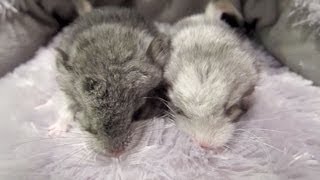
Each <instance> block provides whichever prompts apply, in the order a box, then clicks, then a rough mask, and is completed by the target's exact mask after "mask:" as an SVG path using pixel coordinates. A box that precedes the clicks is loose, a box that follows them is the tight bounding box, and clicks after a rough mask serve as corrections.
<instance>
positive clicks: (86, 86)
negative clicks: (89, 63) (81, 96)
mask: <svg viewBox="0 0 320 180" xmlns="http://www.w3.org/2000/svg"><path fill="white" fill-rule="evenodd" d="M97 84H98V82H97V81H96V80H94V79H92V78H86V79H85V81H84V83H83V90H84V91H87V92H90V91H93V90H95V88H96V86H97Z"/></svg>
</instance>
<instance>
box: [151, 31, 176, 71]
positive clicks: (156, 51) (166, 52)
mask: <svg viewBox="0 0 320 180" xmlns="http://www.w3.org/2000/svg"><path fill="white" fill-rule="evenodd" d="M170 54H171V38H170V37H169V36H168V35H166V34H163V33H159V34H158V35H157V36H156V37H155V38H154V39H153V40H152V41H151V43H150V45H149V47H148V50H147V56H149V57H150V58H151V59H152V60H153V61H154V62H155V63H157V64H158V65H160V66H161V67H162V68H163V67H164V66H165V65H166V64H167V61H168V60H169V58H170Z"/></svg>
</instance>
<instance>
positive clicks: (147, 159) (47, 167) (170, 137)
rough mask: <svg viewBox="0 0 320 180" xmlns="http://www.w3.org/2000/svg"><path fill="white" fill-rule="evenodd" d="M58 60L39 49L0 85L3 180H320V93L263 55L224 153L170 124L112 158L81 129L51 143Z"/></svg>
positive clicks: (151, 128) (151, 129) (155, 127)
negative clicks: (206, 147)
mask: <svg viewBox="0 0 320 180" xmlns="http://www.w3.org/2000/svg"><path fill="white" fill-rule="evenodd" d="M54 56H55V52H54V51H53V50H52V49H51V48H50V47H49V48H43V49H41V50H40V51H39V52H38V54H37V56H36V57H35V58H34V59H32V60H30V61H29V62H28V63H26V64H24V65H22V66H20V67H18V68H16V70H15V71H14V72H13V73H10V74H7V75H6V76H5V77H3V78H2V79H0V99H1V101H0V179H10V180H12V179H13V180H15V179H19V180H20V179H32V180H38V179H39V180H44V179H52V180H55V179H59V180H61V179H62V180H64V179H66V180H67V179H78V180H88V179H97V180H101V179H112V180H117V179H129V180H130V179H175V180H179V179H181V180H185V179H215V180H219V179H223V180H225V179H236V180H241V179H244V180H248V179H252V180H257V179H260V180H267V179H272V180H275V179H281V180H282V179H301V180H312V179H314V180H316V179H318V178H319V177H320V164H319V161H320V154H319V152H320V139H319V137H320V130H319V129H320V109H319V105H320V88H318V87H314V86H312V83H311V82H310V81H308V80H305V79H303V78H302V77H300V76H298V75H296V74H295V73H292V72H290V71H288V68H286V67H281V66H279V64H278V63H276V62H275V61H274V60H273V59H272V58H271V57H269V56H268V55H266V54H263V53H261V57H260V59H259V61H260V62H261V63H260V64H261V73H260V74H261V75H260V76H261V77H260V78H261V79H260V81H259V84H258V85H257V87H256V91H255V92H254V102H253V106H252V108H251V109H250V110H249V111H248V112H247V114H245V115H244V116H243V117H242V118H241V120H240V121H239V122H238V130H237V131H236V133H235V135H234V138H233V139H232V141H231V142H230V143H229V144H228V145H227V146H226V148H225V149H224V150H223V149H222V150H220V151H219V152H218V151H206V150H203V149H201V148H200V147H198V146H197V145H196V144H194V143H192V141H191V139H190V138H189V137H188V136H186V135H185V134H184V133H182V132H180V131H179V130H177V129H176V127H175V126H174V125H173V124H172V123H171V122H170V121H168V120H167V119H162V118H159V119H153V120H150V121H148V123H147V124H146V125H144V126H141V128H140V131H138V132H139V133H140V135H141V137H140V140H139V141H138V142H139V143H138V145H137V146H136V147H135V148H134V149H132V150H131V151H129V152H127V153H126V154H124V155H122V156H120V158H109V157H104V156H99V155H96V154H95V153H93V152H92V151H91V150H90V148H88V147H87V146H86V143H85V141H86V137H87V136H85V133H83V132H81V131H80V130H79V128H77V125H76V124H75V125H74V126H75V127H74V128H73V129H72V130H71V132H68V133H66V134H63V136H62V137H55V138H51V137H48V136H47V127H48V126H49V125H50V124H52V123H53V122H54V121H56V118H57V112H58V110H59V108H60V103H61V102H60V100H59V99H60V96H59V93H60V92H59V90H58V87H57V84H56V82H55V76H56V72H55V57H54Z"/></svg>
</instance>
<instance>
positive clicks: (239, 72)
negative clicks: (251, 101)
mask: <svg viewBox="0 0 320 180" xmlns="http://www.w3.org/2000/svg"><path fill="white" fill-rule="evenodd" d="M207 11H210V13H208V12H206V13H205V15H195V16H192V17H189V18H186V19H183V20H181V21H180V22H178V23H177V25H176V29H177V30H176V31H175V32H174V33H173V38H172V47H173V51H172V56H171V59H170V61H169V63H168V65H167V67H166V70H165V78H166V79H167V80H168V82H169V83H170V84H171V86H172V88H171V90H170V91H169V97H170V99H171V100H172V103H173V104H174V106H175V107H178V108H179V109H180V110H182V112H184V114H185V116H177V115H176V117H175V118H174V120H175V121H176V122H177V125H178V127H179V128H181V129H182V130H184V131H185V132H186V133H187V134H190V135H191V136H192V137H193V138H194V139H196V141H198V142H199V143H200V144H204V145H205V146H211V147H220V146H223V145H224V144H225V143H227V142H228V141H229V139H230V138H231V137H232V133H233V131H234V127H233V124H231V123H230V121H232V120H233V119H232V118H230V117H226V116H225V115H224V112H225V111H226V110H225V106H229V105H230V106H231V105H233V104H235V103H236V102H238V101H240V99H241V97H242V95H243V94H244V92H245V91H247V90H248V89H250V87H253V86H254V84H255V82H256V78H257V77H256V73H257V72H256V69H255V67H254V61H255V56H254V55H253V54H251V53H249V52H248V50H249V49H250V46H249V45H248V42H246V41H244V40H241V39H240V38H239V37H238V36H237V34H236V33H235V32H234V31H233V30H232V29H230V28H229V27H228V26H227V25H225V24H224V23H223V22H222V21H220V20H219V18H216V17H215V16H214V15H215V14H219V13H216V12H212V11H218V10H217V9H214V7H213V6H212V5H211V4H209V7H208V8H207ZM242 41H244V43H243V42H242Z"/></svg>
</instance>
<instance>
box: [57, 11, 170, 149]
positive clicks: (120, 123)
mask: <svg viewBox="0 0 320 180" xmlns="http://www.w3.org/2000/svg"><path fill="white" fill-rule="evenodd" d="M153 39H154V40H153ZM168 42H169V39H167V38H163V35H160V34H159V33H158V32H157V31H156V29H155V27H154V26H153V25H152V24H150V23H148V22H146V21H145V20H144V19H143V18H142V17H141V16H140V15H139V14H137V13H136V12H135V11H133V10H129V9H126V8H115V7H111V8H104V9H97V10H94V11H92V12H91V13H88V14H86V15H84V16H83V17H80V18H79V19H78V20H76V21H75V23H74V24H73V25H72V28H71V29H70V30H69V32H66V35H65V36H64V41H63V42H62V44H61V46H60V47H59V48H58V51H59V52H60V58H58V60H57V67H58V70H59V72H60V75H59V77H58V82H59V85H60V86H61V89H62V90H63V91H64V92H65V94H66V95H67V96H68V98H69V103H70V109H71V110H72V111H73V112H77V111H80V113H79V114H80V115H79V117H80V118H79V122H80V124H81V126H82V127H83V128H84V129H85V130H87V131H88V132H90V133H91V134H93V135H94V137H96V138H97V140H98V141H97V142H98V144H100V146H101V148H102V149H104V150H106V149H107V150H111V151H119V150H123V149H124V148H125V147H126V145H127V143H128V142H129V140H130V133H131V132H130V130H131V123H132V117H133V115H134V113H135V112H136V111H138V110H139V108H141V107H142V106H143V105H144V104H145V103H146V99H147V98H146V97H147V96H148V94H150V92H152V91H153V90H154V89H155V88H156V87H157V86H159V84H160V82H161V81H162V75H163V69H162V68H163V66H164V64H165V59H166V56H167V54H166V53H165V52H166V51H167V50H166V46H167V45H169V43H168ZM162 44H163V45H162ZM159 48H161V50H160V51H159Z"/></svg>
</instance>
